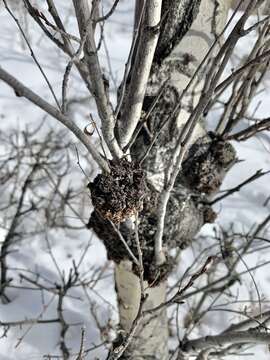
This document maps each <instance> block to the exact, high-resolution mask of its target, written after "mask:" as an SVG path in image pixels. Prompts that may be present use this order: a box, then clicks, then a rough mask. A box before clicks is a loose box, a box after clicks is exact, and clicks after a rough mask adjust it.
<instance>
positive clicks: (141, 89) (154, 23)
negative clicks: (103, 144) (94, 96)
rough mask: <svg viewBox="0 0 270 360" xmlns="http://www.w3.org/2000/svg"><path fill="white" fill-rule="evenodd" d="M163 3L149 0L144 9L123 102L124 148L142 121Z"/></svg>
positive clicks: (122, 131) (122, 129)
mask: <svg viewBox="0 0 270 360" xmlns="http://www.w3.org/2000/svg"><path fill="white" fill-rule="evenodd" d="M161 3H162V2H161V1H160V0H158V1H156V0H148V1H147V5H146V6H145V8H144V17H143V20H142V29H141V34H140V39H139V44H138V51H137V54H136V58H135V61H134V66H133V69H132V75H131V82H130V86H129V88H128V92H127V95H126V98H125V99H124V101H123V104H124V109H123V114H122V121H121V124H120V129H119V131H120V134H119V141H120V144H121V146H122V147H124V146H125V145H127V144H128V142H129V141H130V139H131V137H132V134H133V132H134V130H135V129H136V126H137V124H138V122H139V120H140V116H141V110H142V104H143V99H144V95H145V91H146V85H147V81H148V77H149V74H150V70H151V66H152V61H153V58H154V53H155V49H156V45H157V41H158V34H159V22H160V20H161Z"/></svg>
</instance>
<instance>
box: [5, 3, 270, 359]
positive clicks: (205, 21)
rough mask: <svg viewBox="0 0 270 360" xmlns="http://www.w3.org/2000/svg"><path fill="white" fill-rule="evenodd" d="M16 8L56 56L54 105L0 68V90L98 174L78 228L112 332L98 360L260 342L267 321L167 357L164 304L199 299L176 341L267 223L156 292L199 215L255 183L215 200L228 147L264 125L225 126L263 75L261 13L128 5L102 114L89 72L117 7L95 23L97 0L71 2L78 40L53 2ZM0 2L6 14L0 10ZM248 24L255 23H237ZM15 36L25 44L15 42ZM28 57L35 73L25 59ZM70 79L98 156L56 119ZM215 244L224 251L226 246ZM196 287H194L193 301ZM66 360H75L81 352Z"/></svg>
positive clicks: (225, 7) (85, 134) (69, 122)
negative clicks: (107, 305)
mask: <svg viewBox="0 0 270 360" xmlns="http://www.w3.org/2000/svg"><path fill="white" fill-rule="evenodd" d="M23 2H24V6H25V9H26V11H27V12H28V15H29V16H30V17H31V18H32V20H33V21H35V22H36V23H37V24H38V25H39V26H40V28H41V29H42V31H43V32H44V34H45V35H46V36H47V37H48V39H49V40H50V41H52V42H53V43H54V44H55V46H57V47H58V48H60V49H61V51H63V52H64V53H65V54H67V55H68V56H69V62H68V65H67V67H66V71H65V73H64V75H63V83H62V96H61V97H59V96H57V95H55V93H54V90H53V89H52V88H51V87H50V90H51V92H52V95H53V98H54V103H53V104H52V103H50V102H48V101H47V100H45V99H44V98H42V97H40V96H39V95H38V94H37V93H35V92H34V91H33V90H32V89H30V88H28V87H26V86H25V85H24V84H23V82H21V81H20V79H18V78H15V77H14V76H13V74H11V73H9V72H7V71H6V70H5V69H4V68H3V67H0V79H1V80H2V81H3V82H5V83H6V84H8V85H9V86H10V87H11V88H13V90H14V91H15V94H16V95H17V96H20V97H24V98H25V99H26V100H28V101H30V102H31V103H33V106H34V105H35V106H38V107H39V108H41V109H42V110H44V112H45V113H47V114H49V115H50V116H51V117H52V118H54V119H55V120H56V121H58V122H60V123H61V124H62V125H63V126H64V127H66V128H67V129H68V130H69V131H70V132H71V133H73V135H75V136H76V137H77V139H78V140H79V141H80V142H81V143H82V144H83V145H84V146H85V148H86V149H87V151H88V152H89V155H90V156H91V157H92V159H93V161H95V162H96V163H97V164H98V166H99V168H100V172H99V174H98V175H97V176H96V177H95V178H93V179H91V181H90V182H89V184H88V190H89V194H90V195H91V200H92V204H93V209H92V210H91V214H90V217H89V221H88V224H87V227H88V229H89V231H93V232H94V233H95V234H96V235H97V236H98V237H99V239H100V240H101V241H102V242H103V243H104V245H105V247H106V250H107V255H108V259H110V260H112V261H113V262H114V264H115V287H116V292H117V298H118V310H119V327H120V330H119V331H118V336H117V339H116V340H115V341H114V343H113V344H112V346H111V349H110V351H109V353H108V357H107V359H110V360H112V359H120V358H121V359H164V360H167V359H191V358H194V357H195V358H196V359H198V360H199V359H208V358H209V359H210V358H221V357H222V356H225V355H226V354H227V353H230V351H231V349H237V347H238V346H244V345H246V344H250V343H252V344H253V343H255V344H256V343H262V344H269V342H270V337H269V334H268V333H267V330H266V329H267V324H268V322H269V314H268V312H265V313H264V312H261V313H260V314H259V315H258V316H257V317H253V318H248V319H247V320H246V321H243V322H240V323H238V324H234V325H232V326H231V327H230V328H227V329H224V330H223V331H222V332H221V333H219V334H216V335H212V334H211V336H206V337H198V338H194V339H190V338H189V331H186V335H185V336H184V337H183V338H181V339H179V343H178V345H177V347H176V348H175V350H174V351H172V350H171V349H169V323H168V312H169V311H170V308H171V307H172V306H174V305H177V311H180V312H181V304H182V303H183V302H185V299H187V298H190V297H192V296H194V297H196V296H201V298H199V300H198V303H197V306H196V307H195V308H196V309H197V310H196V313H194V314H193V320H192V321H191V320H190V322H189V323H188V325H187V324H185V325H184V324H181V323H180V324H178V326H179V327H183V328H184V327H185V328H186V329H189V330H190V329H191V328H192V326H195V325H194V324H196V316H198V315H200V311H201V307H202V305H203V303H204V301H205V300H206V298H207V296H208V295H211V294H213V293H215V292H217V291H218V292H219V293H220V294H221V293H222V292H223V291H225V290H226V289H229V288H230V286H232V285H233V284H235V282H237V281H238V279H239V276H240V275H239V273H238V271H237V265H238V264H239V262H240V261H241V259H242V258H243V256H244V255H245V254H246V253H247V252H248V250H249V249H250V246H251V244H252V241H253V240H254V238H256V237H257V236H259V234H260V233H261V232H262V231H263V230H264V229H265V228H266V227H267V225H268V223H269V221H270V218H269V216H268V217H267V218H266V219H265V220H264V222H263V223H261V224H259V225H258V226H257V227H256V229H255V230H253V233H251V234H249V235H248V238H247V241H246V242H245V243H243V244H241V246H240V247H238V248H237V250H235V252H234V251H233V250H231V248H229V249H223V248H222V252H221V254H220V253H218V254H217V255H216V256H208V255H207V253H206V254H204V256H203V258H202V259H200V261H198V263H197V264H196V266H197V268H196V270H194V271H193V272H192V273H191V274H190V273H189V272H188V273H187V274H188V275H186V276H185V274H183V279H182V280H183V281H180V282H179V283H177V284H176V285H175V287H174V290H173V291H172V292H170V293H169V294H168V291H167V290H168V284H167V281H168V277H169V276H170V275H171V274H172V273H173V272H174V269H175V266H176V265H177V263H178V262H179V261H180V262H181V252H182V251H183V250H184V249H186V248H187V247H189V246H191V245H192V244H193V243H194V242H196V241H197V238H196V235H197V234H198V233H199V231H200V229H201V228H202V227H203V225H204V224H206V223H214V222H215V220H216V217H217V214H216V213H215V211H214V210H213V207H212V206H213V204H214V203H215V202H217V201H220V197H222V198H223V197H226V196H228V195H230V194H232V193H234V192H235V191H238V190H239V189H240V188H241V187H242V186H244V185H245V184H246V183H249V182H251V181H254V180H256V179H258V178H259V177H261V176H264V175H265V172H262V171H261V172H257V173H256V174H255V175H254V176H252V177H251V178H250V179H247V181H246V182H245V183H243V184H239V185H238V187H237V188H235V189H231V190H229V191H228V192H227V193H225V194H223V195H221V196H219V194H217V193H218V191H219V189H220V187H221V185H222V182H223V179H224V177H225V175H226V173H227V172H228V171H229V170H230V169H231V168H232V167H233V166H234V165H235V164H236V163H237V161H238V159H237V154H236V151H235V149H234V146H233V145H232V140H236V141H242V140H245V139H248V138H249V137H251V136H254V134H256V133H258V132H261V131H266V130H269V127H270V120H269V118H268V119H267V118H266V119H260V120H259V121H256V122H255V123H254V124H253V125H251V126H248V127H244V128H242V129H241V130H238V127H237V126H238V125H239V124H240V122H241V121H242V120H243V119H244V118H245V116H248V114H249V108H248V107H249V104H250V102H251V100H252V99H253V96H254V94H255V92H256V91H257V90H258V88H259V86H260V84H261V82H262V81H263V79H264V77H265V75H266V74H267V71H268V68H269V59H270V52H269V4H268V2H267V1H263V0H256V1H254V0H252V1H236V2H235V1H232V0H216V1H213V0H147V1H143V0H137V1H136V4H135V9H134V30H133V38H132V43H131V46H130V53H129V56H128V59H127V61H126V66H125V71H124V75H123V79H122V81H121V84H120V86H119V88H118V93H117V102H116V104H115V105H113V101H112V99H111V98H110V83H109V81H108V79H107V78H106V77H105V75H104V72H103V69H102V67H101V65H100V58H99V45H98V40H97V32H98V30H97V29H98V28H99V25H100V24H102V25H104V24H106V20H107V19H108V18H109V17H111V16H113V14H114V11H115V9H116V8H117V6H120V3H121V1H117V0H116V1H114V2H112V6H111V9H110V10H109V12H107V13H105V14H104V13H102V4H101V2H100V1H90V0H80V1H79V0H73V2H72V6H73V8H74V14H75V16H76V20H77V26H78V33H79V37H77V36H75V35H73V34H70V33H68V32H67V31H66V28H65V26H64V22H63V19H62V16H61V13H59V12H58V8H57V2H54V1H53V0H47V4H48V11H49V13H50V15H51V17H50V19H49V18H47V17H46V16H45V15H44V14H43V13H42V12H41V11H40V10H39V8H38V6H37V5H35V4H34V2H31V1H30V0H23ZM3 4H4V6H5V8H6V10H7V11H8V12H9V13H10V14H11V16H12V15H13V13H12V10H11V8H10V4H9V1H7V0H3ZM229 11H230V12H229ZM229 14H230V15H229ZM254 14H256V16H257V21H256V22H255V23H254V22H253V24H252V25H250V17H251V16H252V15H254ZM13 16H14V15H13ZM236 18H237V20H236ZM15 21H16V19H15ZM18 24H19V23H18ZM18 26H20V25H18ZM20 31H21V33H22V36H23V37H25V40H26V44H28V43H27V36H26V34H25V31H24V30H23V28H20ZM251 32H254V33H256V34H257V35H256V41H255V42H254V45H253V47H252V50H251V51H250V53H249V55H248V56H247V58H245V59H242V60H241V61H240V62H239V64H238V66H237V67H236V68H234V69H233V70H232V71H231V73H230V74H228V72H226V71H227V70H226V69H227V66H228V64H229V61H230V59H231V57H232V55H233V52H234V50H235V47H236V45H237V44H238V42H239V40H240V39H242V38H243V37H245V36H247V35H248V34H249V33H251ZM225 35H226V36H225ZM28 46H30V44H28ZM33 60H34V61H35V62H36V63H37V65H38V66H39V64H38V62H37V61H36V59H35V56H34V55H33ZM73 69H76V71H78V73H79V75H80V79H81V82H82V84H83V85H84V86H85V87H86V88H87V90H88V91H89V94H90V95H91V96H92V97H93V98H94V100H95V106H96V109H97V112H98V116H99V119H94V118H93V116H92V115H91V116H90V125H89V126H90V127H91V129H92V130H91V131H93V132H95V134H97V135H98V139H99V143H100V146H99V148H97V147H96V145H95V143H94V142H93V140H92V135H91V134H92V132H91V131H90V130H89V129H88V128H85V129H81V128H80V127H79V126H78V125H77V124H76V122H75V121H74V120H73V119H72V118H71V117H70V114H69V113H68V112H67V109H66V104H67V97H68V86H69V84H68V79H69V76H70V72H71V71H73ZM41 71H42V69H41ZM45 81H47V83H48V79H46V77H45ZM48 85H49V86H50V84H48ZM224 94H226V96H227V100H226V103H225V104H223V105H224V106H223V110H222V112H221V115H220V118H219V121H218V123H216V124H215V127H214V131H209V128H208V125H207V121H206V120H207V117H208V114H209V113H210V112H211V110H212V109H213V107H214V106H215V105H216V104H217V103H218V102H219V101H220V102H221V101H222V99H223V96H224ZM228 94H229V96H228ZM89 112H90V113H91V109H89ZM89 213H90V209H89ZM224 236H225V235H224ZM226 236H227V235H226ZM224 243H226V244H228V243H229V240H228V236H227V237H226V241H225V240H224ZM220 263H225V264H226V267H227V272H226V273H225V274H223V275H222V276H218V275H216V272H215V271H216V269H217V267H218V265H219V264H220ZM187 270H188V269H187ZM247 271H249V270H247ZM202 278H203V279H205V278H207V283H206V284H205V285H203V286H201V287H199V288H198V289H197V290H196V289H195V290H194V288H192V287H193V285H194V284H196V285H198V286H199V283H200V280H201V279H202ZM217 289H219V290H217ZM187 322H188V321H187ZM64 354H65V355H64V356H66V358H68V353H67V352H64ZM78 359H83V354H82V353H81V355H78Z"/></svg>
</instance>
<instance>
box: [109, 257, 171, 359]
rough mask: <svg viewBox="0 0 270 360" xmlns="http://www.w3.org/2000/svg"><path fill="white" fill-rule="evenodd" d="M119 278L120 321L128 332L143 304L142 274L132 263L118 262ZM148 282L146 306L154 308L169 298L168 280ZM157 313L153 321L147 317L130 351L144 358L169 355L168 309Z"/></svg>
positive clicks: (146, 284) (145, 308)
mask: <svg viewBox="0 0 270 360" xmlns="http://www.w3.org/2000/svg"><path fill="white" fill-rule="evenodd" d="M115 281H116V288H117V296H118V300H119V316H120V325H121V328H122V329H124V330H125V332H127V333H128V332H129V330H130V329H131V326H132V323H133V320H134V319H135V317H136V315H137V313H138V310H139V304H140V298H141V288H140V280H139V278H138V276H136V275H134V274H133V273H132V271H131V263H130V262H129V261H122V262H121V263H120V264H119V265H116V270H115ZM148 286H149V284H148V283H147V282H144V288H145V289H146V290H145V293H146V294H147V295H148V297H147V300H146V302H145V303H144V306H143V310H148V309H152V308H154V307H157V306H158V305H160V304H161V303H163V302H164V301H165V299H166V283H165V282H163V283H162V284H161V285H160V286H157V287H153V288H149V287H148ZM156 315H157V316H156V317H154V318H153V320H151V321H150V322H149V323H147V322H148V321H149V318H150V317H149V316H146V317H144V319H143V322H142V324H140V325H139V327H138V329H137V331H136V334H135V337H134V339H133V340H132V342H131V345H130V347H129V348H128V349H129V350H128V352H129V351H130V353H132V357H134V358H136V359H138V360H140V359H144V358H145V357H146V356H147V355H148V356H149V355H151V356H153V358H156V359H160V360H167V359H168V325H167V316H166V309H164V310H162V311H160V312H157V314H156ZM152 317H153V316H151V318H152Z"/></svg>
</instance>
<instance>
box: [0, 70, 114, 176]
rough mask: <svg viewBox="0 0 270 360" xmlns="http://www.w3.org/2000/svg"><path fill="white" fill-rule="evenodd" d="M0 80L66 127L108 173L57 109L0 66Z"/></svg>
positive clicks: (70, 123) (99, 159) (83, 136)
mask: <svg viewBox="0 0 270 360" xmlns="http://www.w3.org/2000/svg"><path fill="white" fill-rule="evenodd" d="M0 79H1V80H3V81H4V82H5V83H6V84H8V85H9V86H11V87H12V89H13V90H14V91H15V93H16V94H17V95H18V96H22V97H25V98H26V99H28V100H29V101H31V102H32V103H33V104H35V105H37V106H38V107H39V108H41V109H42V110H44V111H45V112H47V113H48V114H50V115H51V116H52V117H54V118H55V119H57V120H58V121H59V122H61V123H62V124H63V125H64V126H65V127H67V128H68V129H69V130H70V131H71V132H72V133H73V134H74V135H75V136H76V137H77V138H78V139H79V140H80V141H81V143H82V144H83V145H84V146H85V147H86V148H87V150H88V151H89V152H90V154H91V155H92V156H93V158H94V159H95V160H96V162H97V163H98V164H99V166H100V167H101V168H102V169H103V170H105V171H107V172H109V168H108V164H107V162H106V161H105V160H104V159H103V158H102V157H101V156H100V154H99V153H98V152H97V150H96V149H95V146H94V144H92V143H91V142H90V141H89V138H88V137H87V136H86V135H85V134H84V133H83V132H82V131H81V130H80V129H79V128H78V127H77V125H75V124H74V123H73V122H72V121H71V120H70V119H69V118H68V117H66V116H65V115H63V114H62V113H61V112H60V111H59V110H58V109H56V108H54V107H53V106H52V105H51V104H49V103H48V102H47V101H45V100H43V99H42V98H41V97H40V96H38V95H37V94H36V93H34V92H33V91H32V90H30V89H29V88H27V87H26V86H25V85H23V84H22V83H21V82H20V81H18V80H17V79H16V78H14V77H13V76H12V75H10V74H9V73H8V72H6V71H5V70H4V69H3V68H2V67H1V66H0Z"/></svg>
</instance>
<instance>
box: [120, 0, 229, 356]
mask: <svg viewBox="0 0 270 360" xmlns="http://www.w3.org/2000/svg"><path fill="white" fill-rule="evenodd" d="M214 3H215V2H214V1H212V0H202V2H201V5H200V11H199V14H198V16H197V18H196V20H195V21H194V23H193V25H192V27H191V29H190V30H189V31H188V33H187V34H186V35H185V37H184V38H183V40H182V41H181V43H180V45H178V46H177V47H176V48H175V49H174V51H173V52H172V54H171V55H170V56H169V59H168V60H171V59H173V58H180V57H183V56H184V55H185V54H188V55H189V56H190V57H191V58H192V59H193V60H192V62H191V63H190V64H189V76H187V75H185V74H184V73H179V72H175V74H173V77H172V81H171V83H172V84H173V85H174V86H175V87H177V89H178V90H179V93H181V91H182V90H183V89H184V88H185V87H186V85H187V84H188V82H189V80H190V75H192V73H194V72H195V70H196V68H197V66H198V65H199V64H200V62H201V61H202V60H203V58H204V56H205V55H206V53H207V51H208V50H209V48H210V46H211V44H212V43H213V40H214V34H213V32H212V30H213V29H212V21H211V20H212V16H213V13H214V11H215V4H214ZM230 3H231V1H229V0H223V1H222V0H221V1H219V7H218V14H217V16H216V31H217V33H220V32H221V31H222V29H223V28H224V25H225V23H226V20H227V15H228V10H229V5H230ZM165 61H167V60H165ZM202 84H203V82H202V81H201V83H200V84H199V88H200V89H201V87H202ZM197 89H198V86H197ZM198 99H199V94H197V95H196V96H195V98H194V105H196V102H197V101H198ZM188 116H189V113H188V111H187V110H182V111H181V114H180V116H179V117H178V126H182V125H183V124H184V123H185V121H186V120H187V118H188ZM203 133H204V129H203V126H201V125H200V124H199V125H198V126H197V129H196V131H195V132H194V137H193V142H194V140H195V139H196V138H198V137H200V136H202V134H203ZM115 281H116V289H117V295H118V303H119V314H120V325H121V327H122V328H123V329H124V330H125V331H126V332H128V331H129V329H130V327H131V325H132V322H133V320H134V319H135V317H136V315H137V312H138V308H139V302H140V283H139V278H138V277H137V276H135V275H134V274H133V273H132V271H131V263H130V262H129V261H124V262H123V261H122V262H121V263H120V264H119V265H116V270H115ZM146 285H148V284H146ZM147 293H148V295H149V296H148V299H147V301H146V303H145V305H144V306H145V308H153V307H156V306H158V305H160V304H161V303H163V302H164V300H165V298H166V283H165V282H163V283H161V284H160V285H159V286H157V287H154V288H149V289H148V290H147ZM146 323H147V319H145V321H144V324H145V326H144V325H142V326H140V327H139V329H138V331H137V334H136V337H135V339H134V340H133V341H132V343H131V345H130V346H129V351H128V353H131V354H132V358H134V359H135V358H136V359H145V358H149V359H151V358H152V359H159V360H163V359H164V360H165V359H166V360H167V359H168V358H169V353H168V336H169V332H168V325H167V318H166V309H164V310H163V311H161V312H160V313H159V316H157V317H156V318H155V319H154V320H152V321H151V322H150V323H149V324H146ZM147 356H149V357H147Z"/></svg>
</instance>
